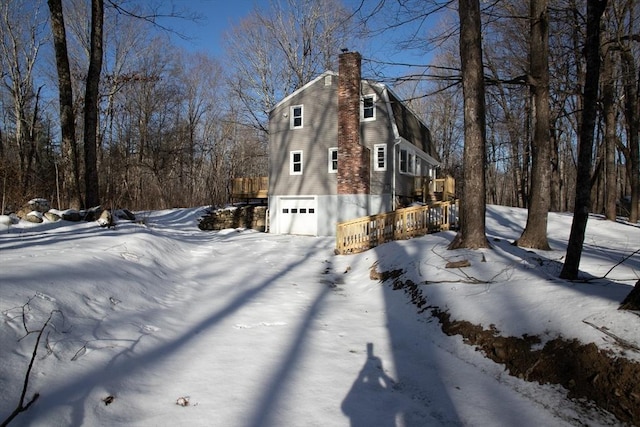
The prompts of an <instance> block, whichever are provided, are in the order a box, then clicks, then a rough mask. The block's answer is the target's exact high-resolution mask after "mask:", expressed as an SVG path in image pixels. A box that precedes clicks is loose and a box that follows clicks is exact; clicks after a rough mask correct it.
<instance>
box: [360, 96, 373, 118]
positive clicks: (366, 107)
mask: <svg viewBox="0 0 640 427" xmlns="http://www.w3.org/2000/svg"><path fill="white" fill-rule="evenodd" d="M375 119H376V96H375V95H364V96H363V97H362V103H361V108H360V120H363V121H365V122H366V121H371V120H375Z"/></svg>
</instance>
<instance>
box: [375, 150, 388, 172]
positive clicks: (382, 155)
mask: <svg viewBox="0 0 640 427" xmlns="http://www.w3.org/2000/svg"><path fill="white" fill-rule="evenodd" d="M373 170H374V171H386V170H387V145H386V144H375V145H374V146H373Z"/></svg>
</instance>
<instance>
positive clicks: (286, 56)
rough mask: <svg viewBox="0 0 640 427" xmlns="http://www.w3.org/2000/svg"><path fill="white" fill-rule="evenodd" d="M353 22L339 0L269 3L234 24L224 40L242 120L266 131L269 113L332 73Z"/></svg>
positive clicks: (350, 37)
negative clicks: (324, 73) (296, 91)
mask: <svg viewBox="0 0 640 427" xmlns="http://www.w3.org/2000/svg"><path fill="white" fill-rule="evenodd" d="M351 22H352V21H351V15H350V14H349V13H348V12H347V10H346V9H344V7H343V6H342V5H341V4H340V2H338V1H337V0H305V1H295V0H286V1H285V4H284V5H283V4H281V3H280V1H279V0H273V1H272V2H271V10H270V11H269V12H267V11H262V10H258V9H256V10H255V11H254V12H253V13H251V15H249V17H247V18H245V19H244V20H243V21H241V22H240V23H239V24H238V25H236V26H235V27H234V28H233V29H232V31H231V32H230V33H229V34H228V37H227V55H228V57H229V63H230V70H229V71H230V75H229V86H230V89H231V93H232V94H233V95H234V96H236V97H237V98H238V99H239V100H240V102H241V105H242V107H243V112H244V114H243V115H244V117H242V118H241V119H242V120H243V121H244V122H246V123H251V124H252V125H253V126H256V127H257V128H259V129H261V130H263V131H264V132H266V131H267V126H266V117H267V115H266V113H267V111H269V109H271V107H273V106H274V105H275V103H276V102H277V101H278V100H280V99H282V98H284V97H285V96H286V95H288V94H290V93H291V92H293V91H295V90H296V89H298V88H300V87H302V86H303V85H304V84H306V83H308V82H309V81H310V80H312V79H313V78H315V77H316V76H317V75H319V74H320V73H322V72H323V71H326V70H328V69H331V68H332V67H333V65H334V63H335V61H336V59H337V55H338V53H339V52H340V49H341V48H344V47H349V42H350V41H352V40H353V35H352V34H353V30H352V24H351ZM352 43H353V42H352Z"/></svg>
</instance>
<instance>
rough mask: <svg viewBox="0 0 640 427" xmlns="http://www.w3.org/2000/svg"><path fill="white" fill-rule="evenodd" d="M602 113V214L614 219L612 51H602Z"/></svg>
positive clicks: (614, 139)
mask: <svg viewBox="0 0 640 427" xmlns="http://www.w3.org/2000/svg"><path fill="white" fill-rule="evenodd" d="M602 58H603V62H602V73H601V78H602V113H603V114H604V146H605V152H604V185H605V188H604V215H605V217H606V218H607V219H608V220H610V221H615V220H616V199H617V185H616V104H615V81H614V76H613V67H614V63H613V52H612V51H611V50H610V49H603V52H602Z"/></svg>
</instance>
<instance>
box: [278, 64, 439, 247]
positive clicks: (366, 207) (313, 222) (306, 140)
mask: <svg viewBox="0 0 640 427" xmlns="http://www.w3.org/2000/svg"><path fill="white" fill-rule="evenodd" d="M360 63H361V56H360V54H359V53H357V52H347V53H343V54H341V55H340V59H339V70H338V71H339V72H338V73H335V72H329V71H327V72H325V73H323V74H322V75H320V76H319V77H317V78H316V79H314V80H312V81H310V82H309V83H307V84H306V85H304V86H303V87H301V88H300V89H298V90H297V91H295V92H294V93H292V94H291V95H289V96H287V97H286V98H284V99H283V100H282V101H280V102H279V103H278V104H277V105H276V106H275V107H274V108H273V109H272V110H271V111H270V113H269V178H268V182H269V184H268V185H269V189H268V203H269V231H270V232H272V233H278V234H303V235H318V236H331V235H335V233H336V224H337V223H338V222H343V221H348V220H351V219H355V218H358V217H362V216H367V215H374V214H379V213H383V212H389V211H392V210H394V209H396V207H398V206H399V205H400V204H405V203H409V202H411V201H415V200H420V199H421V198H424V197H426V195H427V194H428V193H429V192H430V191H429V188H428V185H429V182H430V180H431V179H433V178H435V169H436V167H437V166H438V164H439V161H438V156H437V154H436V152H435V148H434V146H433V143H432V141H431V137H430V133H429V130H428V129H427V127H426V125H425V124H424V123H423V122H422V121H421V120H420V119H419V118H418V117H416V115H415V114H413V113H412V112H411V110H410V109H409V108H408V107H407V106H406V105H404V104H403V103H402V102H401V101H400V100H399V98H398V97H397V96H396V95H395V94H394V93H393V92H392V91H391V90H390V89H389V88H388V87H387V86H385V85H384V84H381V83H376V82H372V81H367V80H362V79H361V65H360Z"/></svg>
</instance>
